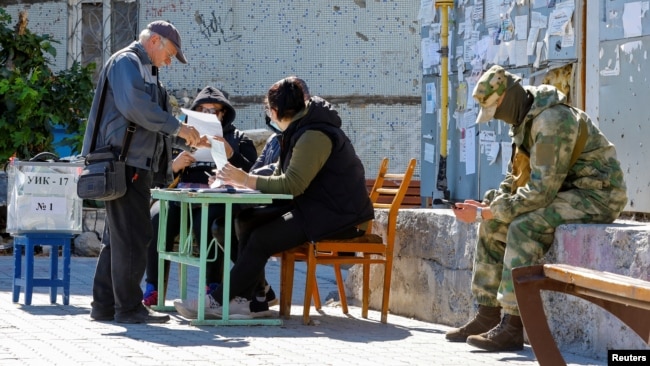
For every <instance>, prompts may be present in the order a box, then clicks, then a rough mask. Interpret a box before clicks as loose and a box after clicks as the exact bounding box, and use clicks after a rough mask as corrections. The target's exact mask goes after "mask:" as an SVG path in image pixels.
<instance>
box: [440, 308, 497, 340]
mask: <svg viewBox="0 0 650 366" xmlns="http://www.w3.org/2000/svg"><path fill="white" fill-rule="evenodd" d="M500 320H501V307H499V306H483V305H479V307H478V313H477V314H476V316H475V317H474V319H472V320H470V321H469V322H467V324H465V325H463V326H462V327H460V328H456V329H452V330H450V331H448V332H447V333H446V334H445V338H447V340H448V341H451V342H465V341H466V340H467V337H469V336H471V335H477V334H481V333H485V332H487V331H489V330H490V329H492V328H494V327H495V326H497V324H499V321H500Z"/></svg>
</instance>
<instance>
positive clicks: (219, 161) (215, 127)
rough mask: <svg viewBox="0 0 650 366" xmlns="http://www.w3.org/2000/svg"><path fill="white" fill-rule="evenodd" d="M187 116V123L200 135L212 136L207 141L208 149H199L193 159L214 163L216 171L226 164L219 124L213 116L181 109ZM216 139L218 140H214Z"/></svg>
mask: <svg viewBox="0 0 650 366" xmlns="http://www.w3.org/2000/svg"><path fill="white" fill-rule="evenodd" d="M181 110H182V111H183V113H185V115H186V116H187V123H188V124H189V125H191V126H194V128H196V129H197V130H198V131H199V133H200V134H201V135H208V136H212V137H213V138H212V139H210V140H209V143H210V146H211V147H210V148H209V149H208V148H199V149H197V150H196V152H194V158H195V159H196V160H197V161H214V163H215V164H216V165H217V169H220V168H222V167H223V166H224V165H226V163H227V162H228V157H227V155H226V149H225V146H224V142H223V130H222V128H221V122H220V121H219V119H218V118H217V116H216V115H215V114H210V113H201V112H196V111H192V110H189V109H185V108H181ZM214 137H218V138H220V139H214Z"/></svg>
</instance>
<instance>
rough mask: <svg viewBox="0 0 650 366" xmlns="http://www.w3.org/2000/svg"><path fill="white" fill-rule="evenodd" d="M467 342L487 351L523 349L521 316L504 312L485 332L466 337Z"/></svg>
mask: <svg viewBox="0 0 650 366" xmlns="http://www.w3.org/2000/svg"><path fill="white" fill-rule="evenodd" d="M467 344H469V345H470V346H474V347H477V348H480V349H482V350H485V351H488V352H507V351H521V350H522V349H524V326H523V325H522V323H521V317H518V316H516V315H510V314H505V315H504V316H503V319H502V320H501V323H499V325H497V326H496V327H494V328H493V329H491V330H490V331H489V332H487V333H483V334H479V335H473V336H469V337H467Z"/></svg>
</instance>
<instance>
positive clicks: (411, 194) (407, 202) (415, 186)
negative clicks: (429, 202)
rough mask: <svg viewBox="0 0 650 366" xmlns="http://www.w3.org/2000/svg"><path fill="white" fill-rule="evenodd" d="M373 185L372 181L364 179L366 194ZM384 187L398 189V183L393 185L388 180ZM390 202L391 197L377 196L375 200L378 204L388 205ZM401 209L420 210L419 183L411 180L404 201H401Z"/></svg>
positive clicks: (373, 181)
mask: <svg viewBox="0 0 650 366" xmlns="http://www.w3.org/2000/svg"><path fill="white" fill-rule="evenodd" d="M374 184H375V180H374V179H366V188H367V189H368V193H370V191H371V190H372V187H373V185H374ZM384 186H385V187H390V188H393V187H394V188H399V182H397V183H395V182H392V181H390V180H385V181H384ZM391 201H392V196H381V195H380V196H379V198H378V199H377V202H378V203H390V202H391ZM400 207H401V208H421V207H422V197H420V181H419V180H412V181H411V182H410V183H409V188H408V190H407V191H406V195H405V196H404V200H403V201H402V205H401V206H400Z"/></svg>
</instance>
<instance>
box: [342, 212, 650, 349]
mask: <svg viewBox="0 0 650 366" xmlns="http://www.w3.org/2000/svg"><path fill="white" fill-rule="evenodd" d="M376 217H377V218H376V220H375V226H374V228H375V230H376V233H378V234H385V227H386V224H387V214H386V211H385V210H377V212H376ZM477 228H478V225H477V224H464V223H460V222H457V221H456V219H455V217H454V215H453V213H451V211H449V210H445V209H406V210H403V211H401V212H400V215H399V218H398V221H397V234H396V239H395V241H396V242H395V261H394V265H393V277H392V283H391V297H390V306H389V308H390V313H392V314H399V315H403V316H411V317H414V318H417V319H421V320H426V321H431V322H435V323H439V324H446V325H450V326H459V325H462V324H464V323H465V322H466V321H467V320H468V319H469V318H470V317H472V316H473V315H474V314H475V311H476V304H475V303H474V300H473V298H472V294H471V291H470V284H471V274H472V261H473V257H474V251H475V245H476V239H477V236H476V235H477ZM649 239H650V225H644V224H643V223H637V222H623V221H621V222H617V223H615V224H612V225H563V226H560V227H559V228H558V230H557V232H556V237H555V243H554V245H553V247H552V249H551V250H550V251H549V253H548V254H547V256H546V262H547V263H567V264H571V265H576V266H581V267H587V268H592V269H596V270H603V271H608V272H613V273H618V274H622V275H627V276H631V277H636V278H641V279H645V280H650V275H649V274H648V270H647V269H648V268H649V267H650V244H649ZM381 273H383V272H382V270H381V269H380V268H379V266H374V268H372V271H371V285H370V287H371V299H370V306H371V307H372V308H374V309H379V308H380V307H381V288H382V281H381V279H382V278H383V277H382V276H380V275H381ZM361 281H362V278H361V270H360V268H358V267H357V266H354V267H352V268H351V269H350V270H349V271H348V277H347V279H346V287H347V289H348V296H351V297H353V298H354V299H355V300H359V299H360V298H361V283H362V282H361ZM543 298H544V306H545V310H546V313H547V316H548V318H549V324H550V327H551V330H552V332H553V334H554V336H555V339H556V341H557V343H558V346H559V347H560V350H561V351H562V352H571V353H575V354H581V355H584V356H587V357H590V358H598V359H604V358H606V357H607V349H647V348H648V346H647V345H646V344H645V343H644V342H643V341H642V340H641V339H640V338H639V337H638V336H637V335H636V333H633V332H632V331H631V330H629V328H627V327H626V326H625V325H623V323H622V322H620V321H619V320H618V319H617V318H614V317H613V316H612V315H610V314H609V313H607V312H606V311H605V310H603V309H601V308H599V307H598V306H596V305H594V304H591V303H589V302H587V301H584V300H582V299H579V298H576V297H573V296H569V295H564V294H557V293H547V294H545V295H544V297H543ZM388 321H389V322H390V317H389V319H388Z"/></svg>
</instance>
